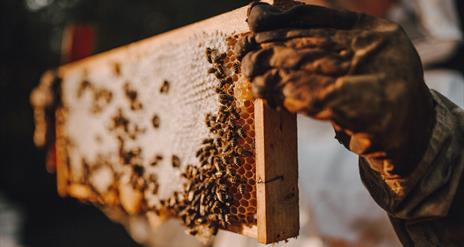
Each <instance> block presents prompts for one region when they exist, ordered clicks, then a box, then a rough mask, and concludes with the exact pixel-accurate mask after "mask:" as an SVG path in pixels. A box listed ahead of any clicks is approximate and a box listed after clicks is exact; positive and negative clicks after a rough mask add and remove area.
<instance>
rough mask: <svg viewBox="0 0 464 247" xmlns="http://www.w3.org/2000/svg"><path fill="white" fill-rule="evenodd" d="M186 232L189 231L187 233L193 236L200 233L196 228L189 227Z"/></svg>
mask: <svg viewBox="0 0 464 247" xmlns="http://www.w3.org/2000/svg"><path fill="white" fill-rule="evenodd" d="M186 232H187V234H189V235H192V236H195V235H197V234H198V231H197V230H195V229H188V230H186Z"/></svg>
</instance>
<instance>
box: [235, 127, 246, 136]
mask: <svg viewBox="0 0 464 247" xmlns="http://www.w3.org/2000/svg"><path fill="white" fill-rule="evenodd" d="M237 135H238V136H239V137H240V138H245V137H246V132H245V130H244V129H242V128H240V129H237Z"/></svg>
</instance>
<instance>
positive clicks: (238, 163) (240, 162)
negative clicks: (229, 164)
mask: <svg viewBox="0 0 464 247" xmlns="http://www.w3.org/2000/svg"><path fill="white" fill-rule="evenodd" d="M233 163H234V164H235V165H237V166H241V165H242V164H243V161H242V159H240V158H239V157H237V156H234V158H233Z"/></svg>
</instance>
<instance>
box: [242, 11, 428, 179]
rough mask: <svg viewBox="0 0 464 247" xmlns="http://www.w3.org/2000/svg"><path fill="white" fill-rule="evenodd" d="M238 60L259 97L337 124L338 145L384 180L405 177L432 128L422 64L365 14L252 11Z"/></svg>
mask: <svg viewBox="0 0 464 247" xmlns="http://www.w3.org/2000/svg"><path fill="white" fill-rule="evenodd" d="M247 21H248V25H249V27H250V29H251V31H252V33H251V34H250V35H248V36H245V37H244V38H243V39H242V40H240V41H239V42H238V44H237V47H236V52H237V53H238V54H239V57H243V59H242V73H243V74H244V76H245V77H247V78H248V79H249V80H250V81H251V82H252V83H253V87H254V93H255V96H256V97H261V98H264V99H266V100H267V102H268V104H269V105H271V106H274V107H280V106H283V107H284V108H286V109H287V110H288V111H290V112H296V113H304V114H306V115H309V116H311V117H314V118H316V119H321V120H329V121H331V122H332V124H333V126H334V128H335V131H336V133H337V134H336V138H337V139H338V140H339V141H340V142H341V143H342V144H344V145H345V146H346V147H347V148H349V149H350V150H352V151H353V152H355V153H357V154H359V155H361V156H363V157H364V158H366V159H367V160H368V161H369V164H370V165H371V167H372V168H374V169H376V170H382V172H384V173H385V172H386V173H387V175H388V173H390V174H389V175H395V174H400V175H401V176H407V175H408V174H409V173H410V172H411V171H412V170H413V169H414V168H415V165H416V164H417V163H418V162H419V160H420V158H421V157H422V154H423V153H424V151H425V148H426V147H427V145H428V141H429V138H430V135H431V130H432V128H433V125H434V109H433V108H434V103H433V100H432V96H431V94H430V92H429V89H428V88H427V86H426V85H425V83H424V80H423V70H422V66H421V61H420V58H419V56H418V54H417V52H416V50H415V49H414V47H413V45H412V43H411V42H410V40H409V38H408V37H407V35H406V34H405V32H404V31H403V30H402V29H401V27H400V26H399V25H397V24H395V23H392V22H390V21H387V20H384V19H380V18H376V17H372V16H367V15H364V14H360V13H354V12H348V11H341V10H334V9H328V8H323V7H318V6H311V5H300V6H296V7H293V8H291V9H288V10H286V11H282V10H280V9H278V8H276V7H273V6H271V5H269V4H265V3H254V4H253V5H252V6H251V7H250V9H249V11H248V20H247Z"/></svg>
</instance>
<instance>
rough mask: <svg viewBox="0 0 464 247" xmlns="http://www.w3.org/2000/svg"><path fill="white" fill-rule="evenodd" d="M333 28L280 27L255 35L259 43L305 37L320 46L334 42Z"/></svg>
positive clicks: (309, 41)
mask: <svg viewBox="0 0 464 247" xmlns="http://www.w3.org/2000/svg"><path fill="white" fill-rule="evenodd" d="M334 33H335V30H333V29H288V28H287V29H278V30H273V31H266V32H260V33H257V34H256V35H255V40H256V42H257V43H258V44H264V43H269V42H285V41H288V40H290V39H297V38H305V39H307V40H308V43H310V44H312V45H314V46H315V47H319V46H329V45H331V44H332V42H331V36H332V35H334Z"/></svg>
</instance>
